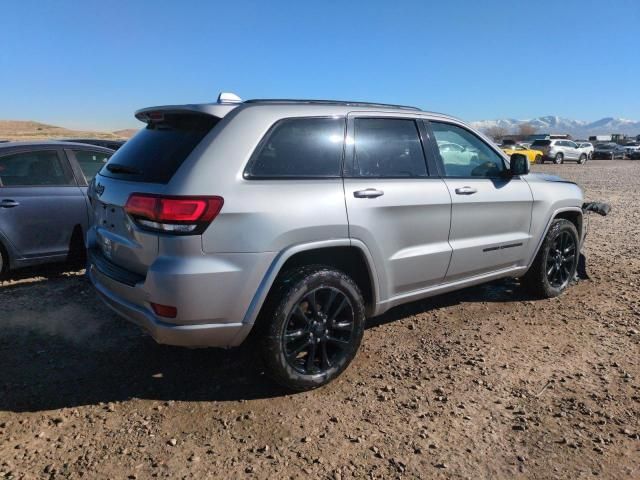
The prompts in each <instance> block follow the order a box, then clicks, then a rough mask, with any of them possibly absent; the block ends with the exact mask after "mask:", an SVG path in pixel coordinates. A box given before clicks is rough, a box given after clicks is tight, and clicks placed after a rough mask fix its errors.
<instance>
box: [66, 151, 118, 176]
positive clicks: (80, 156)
mask: <svg viewBox="0 0 640 480" xmlns="http://www.w3.org/2000/svg"><path fill="white" fill-rule="evenodd" d="M73 153H74V155H75V156H76V160H77V161H78V164H79V165H80V169H81V170H82V173H83V174H84V178H86V179H87V183H88V182H90V181H91V180H92V179H93V177H95V176H96V174H97V173H98V172H99V171H100V170H101V169H102V167H104V165H105V163H107V162H108V161H109V157H110V156H111V154H109V153H103V152H89V151H87V150H74V151H73Z"/></svg>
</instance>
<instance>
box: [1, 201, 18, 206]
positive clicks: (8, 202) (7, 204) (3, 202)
mask: <svg viewBox="0 0 640 480" xmlns="http://www.w3.org/2000/svg"><path fill="white" fill-rule="evenodd" d="M18 205H20V204H19V203H18V202H16V201H15V200H2V201H1V202H0V208H13V207H17V206H18Z"/></svg>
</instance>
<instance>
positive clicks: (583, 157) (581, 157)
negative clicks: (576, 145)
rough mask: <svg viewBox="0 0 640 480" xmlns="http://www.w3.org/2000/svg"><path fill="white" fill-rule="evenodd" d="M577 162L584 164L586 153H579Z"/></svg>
mask: <svg viewBox="0 0 640 480" xmlns="http://www.w3.org/2000/svg"><path fill="white" fill-rule="evenodd" d="M578 163H579V164H580V165H584V164H585V163H587V155H586V154H584V153H583V154H582V155H580V158H579V159H578Z"/></svg>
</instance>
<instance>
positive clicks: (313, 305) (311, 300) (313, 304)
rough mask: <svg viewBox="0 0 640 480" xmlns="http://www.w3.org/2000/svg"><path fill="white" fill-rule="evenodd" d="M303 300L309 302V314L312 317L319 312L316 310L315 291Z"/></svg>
mask: <svg viewBox="0 0 640 480" xmlns="http://www.w3.org/2000/svg"><path fill="white" fill-rule="evenodd" d="M305 298H306V299H307V300H308V301H309V306H310V307H311V310H312V311H311V313H312V314H313V315H315V314H316V313H318V311H319V310H318V302H317V300H316V290H314V291H313V292H311V293H309V294H308V295H307V296H306V297H305Z"/></svg>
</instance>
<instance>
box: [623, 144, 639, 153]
mask: <svg viewBox="0 0 640 480" xmlns="http://www.w3.org/2000/svg"><path fill="white" fill-rule="evenodd" d="M633 152H640V143H638V142H630V143H627V144H626V145H625V146H624V153H626V154H627V156H630V155H631V154H632V153H633Z"/></svg>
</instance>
